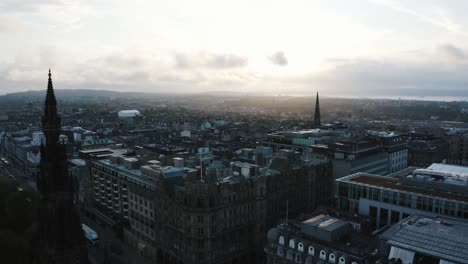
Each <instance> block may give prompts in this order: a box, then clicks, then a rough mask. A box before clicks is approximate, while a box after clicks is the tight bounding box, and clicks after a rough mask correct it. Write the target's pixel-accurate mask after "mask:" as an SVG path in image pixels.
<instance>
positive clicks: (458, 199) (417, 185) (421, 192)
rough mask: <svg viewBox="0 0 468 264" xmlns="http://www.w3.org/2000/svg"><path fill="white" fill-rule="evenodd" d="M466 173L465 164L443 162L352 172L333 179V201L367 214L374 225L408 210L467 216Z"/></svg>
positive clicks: (386, 222) (402, 215) (389, 221)
mask: <svg viewBox="0 0 468 264" xmlns="http://www.w3.org/2000/svg"><path fill="white" fill-rule="evenodd" d="M456 169H457V170H458V172H454V170H456ZM467 173H468V168H466V167H462V168H460V167H459V166H453V165H443V164H434V165H431V166H430V167H428V168H427V169H416V168H408V170H406V173H401V174H400V175H398V177H384V176H379V175H374V174H368V173H355V174H352V175H349V176H346V177H343V178H340V179H337V180H336V190H335V197H336V204H337V207H338V209H340V210H344V211H349V212H352V213H358V214H360V215H365V216H369V218H370V219H371V221H372V223H373V226H374V228H375V229H378V228H381V227H383V226H386V225H392V224H395V223H397V222H399V221H400V220H401V219H403V218H406V217H408V216H410V215H412V214H420V215H425V216H431V217H432V216H437V215H446V216H452V217H458V218H464V219H468V188H467V185H466V181H467V177H468V174H467Z"/></svg>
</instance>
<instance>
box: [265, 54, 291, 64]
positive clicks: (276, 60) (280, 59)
mask: <svg viewBox="0 0 468 264" xmlns="http://www.w3.org/2000/svg"><path fill="white" fill-rule="evenodd" d="M268 59H269V60H270V62H271V63H273V64H275V65H278V66H286V65H288V59H287V58H286V55H284V52H282V51H278V52H275V53H273V54H272V55H271V56H269V57H268Z"/></svg>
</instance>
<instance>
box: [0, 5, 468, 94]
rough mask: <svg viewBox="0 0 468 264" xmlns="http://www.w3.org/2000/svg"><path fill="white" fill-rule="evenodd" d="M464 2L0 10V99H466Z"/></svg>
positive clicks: (21, 7)
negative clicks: (100, 92)
mask: <svg viewBox="0 0 468 264" xmlns="http://www.w3.org/2000/svg"><path fill="white" fill-rule="evenodd" d="M466 10H468V1H464V0H459V1H455V0H440V1H436V0H419V1H417V0H411V1H399V0H353V1H348V0H340V1H335V0H323V1H314V0H304V1H295V0H288V1H285V0H280V1H274V0H267V1H257V0H235V1H232V0H230V1H222V0H170V1H167V0H161V1H159V0H158V1H156V0H151V1H150V0H147V1H142V0H132V1H128V0H1V1H0V49H1V52H0V94H4V93H8V92H14V91H24V90H39V89H45V86H46V81H47V71H48V68H49V67H51V68H52V73H53V78H54V84H55V87H56V88H57V89H72V88H87V89H111V90H118V91H149V92H168V93H172V92H177V93H186V92H188V93H192V92H206V91H239V92H245V93H247V92H256V93H263V92H264V93H267V94H283V95H302V94H313V93H315V92H316V91H317V90H318V91H319V92H320V93H322V94H324V95H344V96H350V95H356V96H359V95H373V96H375V95H377V96H378V95H383V96H385V95H402V96H405V95H425V96H431V95H445V96H458V95H463V96H468V89H467V88H468V55H467V54H468V53H467V52H468V16H466Z"/></svg>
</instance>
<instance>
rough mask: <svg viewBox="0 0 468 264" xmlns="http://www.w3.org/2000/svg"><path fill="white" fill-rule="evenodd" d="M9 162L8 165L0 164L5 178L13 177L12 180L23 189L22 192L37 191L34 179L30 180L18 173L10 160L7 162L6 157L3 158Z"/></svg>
mask: <svg viewBox="0 0 468 264" xmlns="http://www.w3.org/2000/svg"><path fill="white" fill-rule="evenodd" d="M3 158H5V159H7V160H8V161H9V165H5V164H4V163H3V162H1V164H0V165H1V166H0V167H1V168H0V170H1V172H3V174H5V175H6V176H10V175H13V176H14V180H16V181H17V182H18V184H19V185H20V186H21V188H23V189H24V190H31V191H37V187H36V179H32V178H31V177H27V176H25V175H24V173H22V172H20V171H19V170H18V169H17V168H15V165H13V164H12V162H11V160H9V159H8V158H7V157H3Z"/></svg>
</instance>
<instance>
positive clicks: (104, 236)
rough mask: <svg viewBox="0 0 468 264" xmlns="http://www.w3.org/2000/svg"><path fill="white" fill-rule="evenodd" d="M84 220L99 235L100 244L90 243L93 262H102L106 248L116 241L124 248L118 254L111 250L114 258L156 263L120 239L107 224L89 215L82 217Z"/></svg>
mask: <svg viewBox="0 0 468 264" xmlns="http://www.w3.org/2000/svg"><path fill="white" fill-rule="evenodd" d="M82 222H83V223H85V224H86V225H88V226H89V227H91V228H92V229H93V230H94V231H96V233H97V234H98V237H99V244H98V245H91V244H90V243H88V256H89V259H90V261H91V263H92V264H101V263H103V261H104V258H105V254H106V248H109V247H110V244H111V242H114V243H116V244H117V245H119V247H120V248H121V249H122V254H121V255H116V254H113V253H111V252H109V253H110V254H111V255H113V257H114V258H117V259H118V260H119V261H120V262H121V263H122V264H150V263H152V264H154V263H155V262H154V261H151V260H150V259H148V258H146V257H143V256H141V255H139V254H138V252H137V250H136V249H134V248H131V247H130V246H129V245H127V244H125V243H123V242H122V241H120V240H119V239H118V238H117V237H116V236H115V234H114V232H113V231H112V230H111V229H110V228H109V227H106V226H102V225H100V224H97V223H96V222H94V221H92V220H91V219H89V218H87V217H82Z"/></svg>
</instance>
